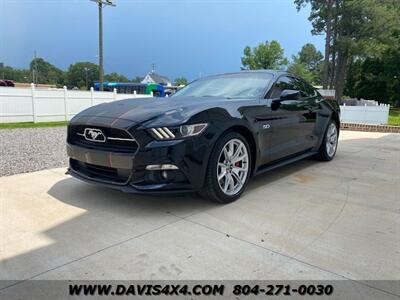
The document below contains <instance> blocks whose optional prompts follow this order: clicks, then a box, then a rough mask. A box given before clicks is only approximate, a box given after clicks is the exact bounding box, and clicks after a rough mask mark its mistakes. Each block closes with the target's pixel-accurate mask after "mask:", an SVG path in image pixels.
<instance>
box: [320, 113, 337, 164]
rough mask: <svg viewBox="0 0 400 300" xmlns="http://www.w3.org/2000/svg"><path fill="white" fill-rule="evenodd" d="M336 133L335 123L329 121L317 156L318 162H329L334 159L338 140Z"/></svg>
mask: <svg viewBox="0 0 400 300" xmlns="http://www.w3.org/2000/svg"><path fill="white" fill-rule="evenodd" d="M338 132H339V130H338V126H337V124H336V122H335V121H333V120H331V121H330V122H329V124H328V127H327V128H326V131H325V134H324V139H323V140H322V144H321V147H320V148H319V151H318V154H317V158H318V159H319V160H322V161H330V160H332V159H333V158H334V157H335V154H336V150H337V145H338V138H339V134H338Z"/></svg>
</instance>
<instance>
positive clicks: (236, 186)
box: [201, 132, 251, 203]
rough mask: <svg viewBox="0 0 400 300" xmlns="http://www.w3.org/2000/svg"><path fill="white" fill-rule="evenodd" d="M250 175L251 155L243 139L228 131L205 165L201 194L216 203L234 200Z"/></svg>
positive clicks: (237, 134) (244, 186)
mask: <svg viewBox="0 0 400 300" xmlns="http://www.w3.org/2000/svg"><path fill="white" fill-rule="evenodd" d="M250 173H251V154H250V148H249V144H248V143H247V141H246V139H245V138H244V137H243V136H242V135H241V134H239V133H237V132H230V133H228V134H226V135H224V136H223V137H222V138H221V139H220V140H218V141H217V143H216V145H215V147H214V149H213V151H212V153H211V156H210V160H209V163H208V168H207V172H206V178H205V185H204V189H203V191H202V192H201V195H202V196H204V197H205V198H208V199H210V200H213V201H216V202H219V203H230V202H233V201H235V200H237V199H238V198H239V197H240V196H241V194H242V193H243V191H244V190H245V188H246V185H247V181H248V179H249V177H250Z"/></svg>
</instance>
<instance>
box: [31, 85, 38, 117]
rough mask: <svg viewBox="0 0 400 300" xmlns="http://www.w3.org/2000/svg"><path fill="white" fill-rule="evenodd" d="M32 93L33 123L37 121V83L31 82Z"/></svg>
mask: <svg viewBox="0 0 400 300" xmlns="http://www.w3.org/2000/svg"><path fill="white" fill-rule="evenodd" d="M31 95H32V117H33V123H36V121H37V120H36V95H35V84H34V83H31Z"/></svg>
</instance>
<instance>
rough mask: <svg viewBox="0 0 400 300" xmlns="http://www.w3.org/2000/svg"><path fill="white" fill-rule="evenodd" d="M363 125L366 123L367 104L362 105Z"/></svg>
mask: <svg viewBox="0 0 400 300" xmlns="http://www.w3.org/2000/svg"><path fill="white" fill-rule="evenodd" d="M363 123H364V124H366V123H367V103H365V104H364V114H363Z"/></svg>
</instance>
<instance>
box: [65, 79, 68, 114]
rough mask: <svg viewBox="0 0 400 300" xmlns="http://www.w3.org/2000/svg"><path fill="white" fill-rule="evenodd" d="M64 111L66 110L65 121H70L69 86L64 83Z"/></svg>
mask: <svg viewBox="0 0 400 300" xmlns="http://www.w3.org/2000/svg"><path fill="white" fill-rule="evenodd" d="M64 112H65V121H68V95H67V87H66V86H65V85H64Z"/></svg>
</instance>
